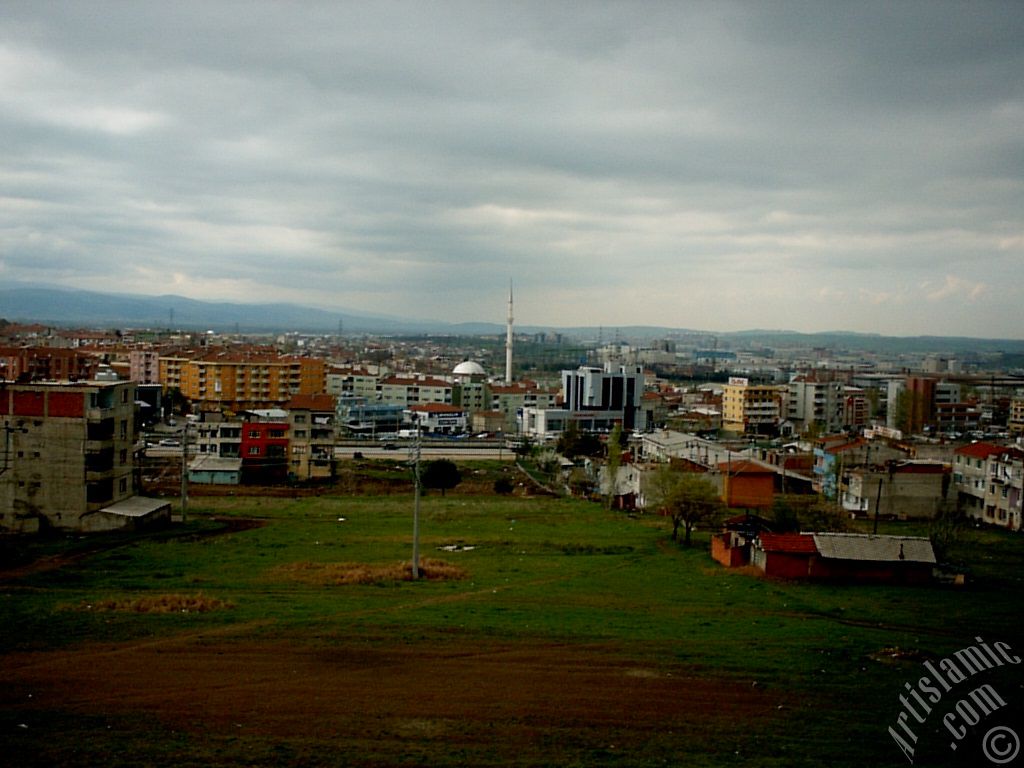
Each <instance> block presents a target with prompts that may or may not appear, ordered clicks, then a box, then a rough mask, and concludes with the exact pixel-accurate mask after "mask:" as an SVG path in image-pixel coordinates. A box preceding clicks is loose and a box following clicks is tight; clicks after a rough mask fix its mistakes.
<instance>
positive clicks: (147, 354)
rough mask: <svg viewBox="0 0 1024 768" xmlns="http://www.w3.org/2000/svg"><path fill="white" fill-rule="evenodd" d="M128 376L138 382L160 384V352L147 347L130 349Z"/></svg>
mask: <svg viewBox="0 0 1024 768" xmlns="http://www.w3.org/2000/svg"><path fill="white" fill-rule="evenodd" d="M128 376H129V378H130V379H131V380H132V381H134V382H135V383H137V384H159V383H160V353H159V352H157V351H156V350H155V349H151V348H145V347H137V348H135V349H131V350H129V352H128Z"/></svg>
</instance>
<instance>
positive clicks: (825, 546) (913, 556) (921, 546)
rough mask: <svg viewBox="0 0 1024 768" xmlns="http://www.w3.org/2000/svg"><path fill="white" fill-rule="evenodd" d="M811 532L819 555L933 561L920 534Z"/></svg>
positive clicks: (918, 561) (842, 557) (926, 541)
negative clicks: (884, 534)
mask: <svg viewBox="0 0 1024 768" xmlns="http://www.w3.org/2000/svg"><path fill="white" fill-rule="evenodd" d="M812 535H813V538H814V543H815V545H816V546H817V548H818V553H819V554H820V555H821V556H822V557H827V558H834V559H836V560H866V561H871V562H911V563H934V562H935V551H934V550H933V549H932V543H931V542H930V541H929V540H928V539H926V538H923V537H920V536H871V535H870V534H865V533H815V534H812Z"/></svg>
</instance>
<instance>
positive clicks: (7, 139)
mask: <svg viewBox="0 0 1024 768" xmlns="http://www.w3.org/2000/svg"><path fill="white" fill-rule="evenodd" d="M1022 40H1024V3H1021V2H1017V1H1016V0H1014V1H1008V2H942V0H934V1H929V2H899V3H892V2H871V1H870V0H867V1H865V2H830V1H829V0H822V1H821V2H813V3H772V2H753V1H751V2H744V1H742V0H739V1H737V2H717V1H716V2H679V3H653V2H647V3H630V2H617V3H610V2H592V3H589V2H588V3H570V2H557V1H555V2H527V1H524V2H509V3H492V2H469V1H466V2H444V1H441V2H431V3H422V2H394V3H354V2H350V3H337V2H302V3H282V2H213V3H211V2H189V0H181V1H180V2H173V3H155V2H149V3H128V2H101V1H100V0H95V1H93V2H66V3H61V2H6V3H4V4H3V12H2V13H0V146H2V147H3V151H2V152H0V288H4V287H11V286H12V285H19V284H29V283H31V284H36V285H45V286H63V287H73V288H82V289H90V290H97V291H109V292H118V293H129V294H149V295H153V296H158V295H163V294H177V295H180V296H185V297H190V298H192V299H201V300H208V301H214V302H245V303H254V304H269V303H293V304H299V305H305V306H314V307H319V308H322V309H323V310H327V311H329V312H341V311H342V310H344V311H346V312H353V313H360V312H361V313H376V314H378V315H392V316H396V317H402V318H418V319H427V320H431V321H439V322H448V323H458V322H468V321H473V322H491V323H495V324H498V325H500V324H502V323H504V318H505V311H506V301H507V292H508V282H509V279H513V280H514V283H515V296H516V299H515V301H516V311H515V314H516V320H517V324H521V325H523V326H527V325H531V326H549V327H573V326H605V327H616V326H620V327H626V326H637V325H649V326H666V327H676V328H710V329H718V330H723V331H730V330H737V329H743V328H755V327H769V328H790V329H794V330H797V331H805V332H813V331H824V330H835V329H843V330H852V331H860V332H874V333H882V334H887V335H896V336H911V335H918V334H930V335H947V336H973V337H998V338H1013V339H1021V338H1024V323H1022V322H1021V317H1022V310H1021V307H1022V306H1024V295H1022V293H1024V287H1022V285H1024V281H1022V279H1021V278H1022V276H1024V131H1022V126H1024V45H1022V43H1021V41H1022Z"/></svg>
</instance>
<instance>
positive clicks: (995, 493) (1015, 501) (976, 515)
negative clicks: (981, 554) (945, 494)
mask: <svg viewBox="0 0 1024 768" xmlns="http://www.w3.org/2000/svg"><path fill="white" fill-rule="evenodd" d="M1022 477H1024V450H1021V449H1020V448H1018V447H1016V446H1005V445H998V444H996V443H986V442H978V443H971V444H970V445H964V446H961V447H960V448H957V449H956V450H955V451H954V452H953V487H954V488H955V489H956V492H957V494H958V502H959V505H960V507H961V509H963V511H964V514H966V515H967V517H968V518H970V519H972V520H976V521H978V522H981V523H987V524H989V525H998V526H1001V527H1005V528H1009V529H1010V530H1013V531H1019V530H1020V529H1021V504H1022V498H1024V492H1022V485H1021V484H1022Z"/></svg>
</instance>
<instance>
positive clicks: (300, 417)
mask: <svg viewBox="0 0 1024 768" xmlns="http://www.w3.org/2000/svg"><path fill="white" fill-rule="evenodd" d="M295 423H296V424H305V423H306V414H304V413H297V414H295Z"/></svg>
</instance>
